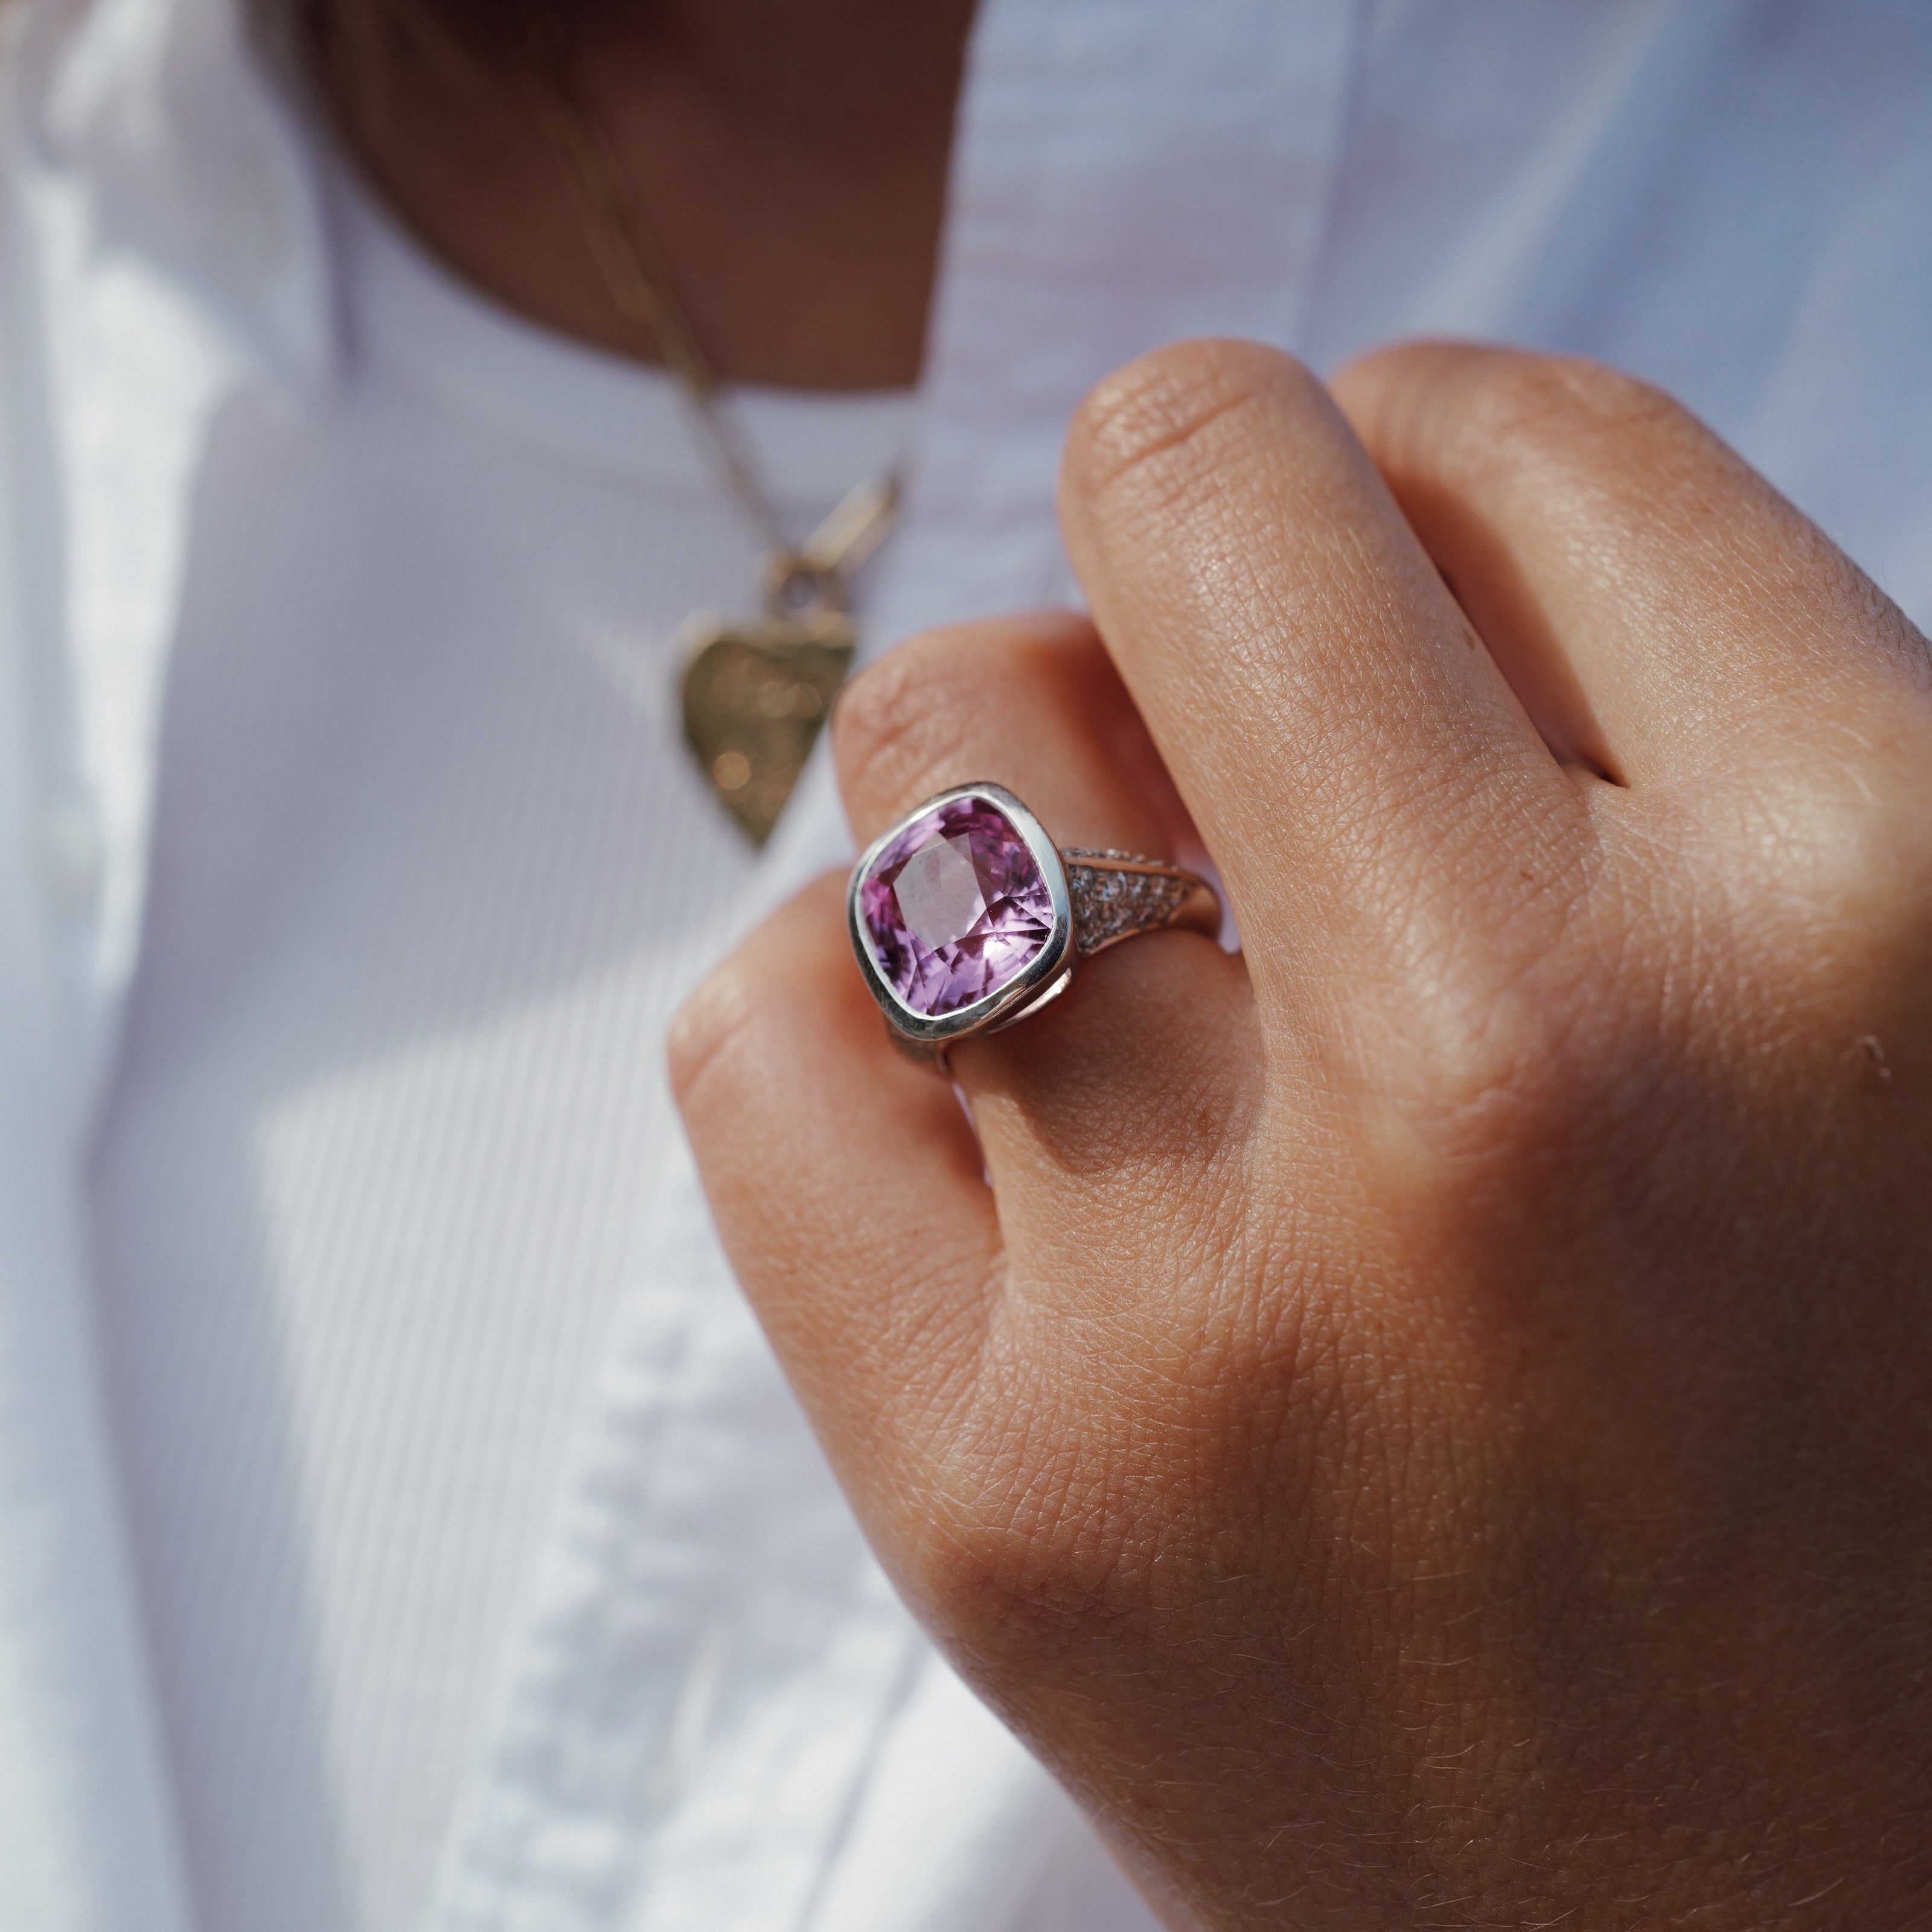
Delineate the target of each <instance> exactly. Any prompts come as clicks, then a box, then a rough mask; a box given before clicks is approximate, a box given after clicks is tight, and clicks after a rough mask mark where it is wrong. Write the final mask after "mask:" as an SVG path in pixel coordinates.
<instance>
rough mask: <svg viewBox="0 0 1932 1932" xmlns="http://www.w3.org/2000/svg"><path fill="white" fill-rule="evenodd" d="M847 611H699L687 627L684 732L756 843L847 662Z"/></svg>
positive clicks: (851, 635) (850, 639)
mask: <svg viewBox="0 0 1932 1932" xmlns="http://www.w3.org/2000/svg"><path fill="white" fill-rule="evenodd" d="M857 643H858V633H857V631H856V630H855V629H854V628H853V624H852V621H851V619H850V618H848V617H847V616H846V615H845V614H844V612H843V611H838V610H817V611H814V612H813V613H811V614H810V615H809V616H803V617H782V616H764V617H754V618H749V619H742V620H739V619H717V618H703V619H697V620H695V627H694V629H693V630H692V631H691V632H690V633H689V634H688V645H689V649H690V653H691V655H690V658H689V661H688V664H687V665H686V667H685V673H684V683H683V686H682V696H683V700H684V736H685V742H686V743H687V744H688V745H690V747H691V751H692V753H693V754H694V756H695V757H696V758H697V762H698V764H699V765H700V767H701V768H702V769H703V772H704V774H705V775H706V778H709V780H710V781H711V789H712V791H713V792H714V793H716V794H717V796H718V800H719V802H721V804H722V805H724V809H725V810H726V811H728V812H729V813H730V814H731V816H732V817H733V818H735V819H736V820H737V821H738V824H739V829H741V830H742V831H743V832H744V833H745V835H746V836H747V837H748V838H749V839H750V840H751V843H752V844H754V845H759V846H762V845H763V844H764V842H765V841H766V839H767V838H769V837H770V835H771V830H772V826H774V825H775V824H776V823H778V814H779V813H780V812H781V811H784V808H785V801H786V800H787V799H789V798H790V796H791V794H792V787H793V786H794V785H796V784H797V783H798V776H799V772H802V771H803V770H804V769H805V760H806V759H807V758H808V757H810V756H811V748H812V746H813V745H814V744H816V743H817V741H818V734H819V733H820V730H822V729H823V727H824V724H825V720H826V716H827V715H828V714H829V712H830V711H831V709H832V700H833V699H834V698H835V697H837V696H838V687H839V686H840V685H841V684H843V683H844V682H845V673H847V671H848V670H850V669H851V667H852V653H853V650H854V649H855V648H856V646H857Z"/></svg>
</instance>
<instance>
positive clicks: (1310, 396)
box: [1063, 341, 1331, 507]
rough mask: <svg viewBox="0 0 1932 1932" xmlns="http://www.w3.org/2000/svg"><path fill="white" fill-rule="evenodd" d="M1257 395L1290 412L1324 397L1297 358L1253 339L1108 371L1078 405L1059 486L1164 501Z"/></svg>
mask: <svg viewBox="0 0 1932 1932" xmlns="http://www.w3.org/2000/svg"><path fill="white" fill-rule="evenodd" d="M1264 402H1266V403H1267V404H1268V405H1270V406H1271V407H1274V408H1275V409H1277V410H1280V409H1283V408H1286V410H1289V412H1291V413H1292V412H1295V411H1298V410H1323V411H1326V410H1328V409H1329V408H1330V407H1331V405H1330V404H1329V403H1328V396H1327V392H1325V390H1324V389H1322V385H1321V383H1319V381H1318V380H1317V379H1316V377H1314V376H1313V374H1310V372H1309V371H1307V369H1305V368H1303V367H1302V366H1301V364H1299V363H1298V362H1295V361H1294V360H1293V359H1292V358H1290V357H1289V356H1284V355H1283V354H1281V353H1280V352H1279V351H1277V350H1271V349H1267V348H1264V347H1262V346H1260V345H1259V344H1255V343H1249V342H1233V341H1199V342H1183V343H1178V344H1175V345H1173V346H1172V347H1169V348H1166V349H1160V350H1155V351H1154V353H1152V354H1151V355H1148V356H1142V357H1141V358H1140V359H1139V360H1138V361H1137V362H1130V363H1129V364H1128V365H1127V366H1126V367H1125V368H1123V369H1120V370H1117V371H1115V373H1114V374H1112V375H1111V376H1109V377H1107V378H1106V380H1104V381H1103V382H1102V383H1100V385H1099V386H1098V387H1097V388H1096V389H1094V390H1093V391H1092V392H1091V393H1090V394H1089V395H1088V397H1087V398H1086V399H1085V401H1084V402H1083V403H1082V404H1081V406H1080V407H1079V410H1078V411H1077V412H1076V414H1075V416H1074V419H1073V425H1072V427H1071V428H1070V431H1069V433H1068V437H1067V460H1066V465H1065V468H1064V476H1063V481H1064V487H1065V488H1066V489H1067V490H1069V491H1070V492H1071V493H1073V494H1076V495H1078V496H1087V497H1090V498H1093V499H1101V498H1105V497H1109V496H1120V495H1122V494H1129V493H1130V494H1132V495H1133V496H1134V497H1136V499H1147V500H1148V504H1149V507H1172V505H1173V504H1174V503H1175V502H1176V501H1177V500H1185V499H1188V498H1189V497H1190V496H1193V495H1196V494H1197V493H1199V492H1200V490H1202V487H1203V485H1204V484H1206V483H1208V482H1209V481H1211V479H1212V478H1213V476H1214V472H1215V470H1216V469H1217V466H1219V464H1220V463H1221V462H1222V461H1223V460H1224V458H1225V455H1226V446H1227V443H1228V441H1229V438H1230V437H1235V436H1238V435H1239V434H1241V427H1242V423H1243V420H1244V419H1245V418H1247V416H1250V415H1251V414H1252V413H1253V411H1254V410H1255V409H1256V407H1258V406H1259V405H1261V404H1262V403H1264Z"/></svg>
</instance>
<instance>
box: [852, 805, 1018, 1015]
mask: <svg viewBox="0 0 1932 1932" xmlns="http://www.w3.org/2000/svg"><path fill="white" fill-rule="evenodd" d="M859 911H860V913H861V916H862V917H863V919H864V920H865V930H866V934H867V936H868V938H869V939H870V940H871V947H872V957H873V958H874V959H875V960H877V962H878V965H879V970H880V973H881V974H883V976H884V977H885V979H886V981H887V982H888V983H889V984H890V986H892V989H893V990H894V991H895V992H897V993H898V996H899V998H901V999H902V1000H903V1001H904V1002H905V1004H907V1006H908V1007H910V1008H911V1009H912V1010H913V1012H914V1013H920V1014H923V1015H924V1016H926V1017H927V1018H928V1019H932V1018H934V1017H935V1016H938V1015H939V1014H941V1013H956V1012H957V1011H958V1010H959V1008H961V1007H968V1006H971V1004H973V1002H974V1001H975V1000H983V999H984V998H986V996H987V995H989V993H996V992H998V991H999V989H1001V987H1002V986H1006V985H1007V984H1009V983H1010V982H1011V981H1012V980H1013V979H1014V978H1015V977H1017V976H1018V975H1019V974H1021V973H1022V972H1024V971H1025V970H1026V968H1027V967H1028V965H1030V964H1031V962H1032V961H1033V960H1034V959H1035V958H1036V957H1037V956H1038V954H1039V953H1040V949H1041V948H1042V947H1043V946H1045V945H1046V942H1047V941H1049V939H1050V938H1052V936H1053V899H1052V895H1051V894H1050V893H1049V892H1048V890H1047V886H1046V880H1045V879H1043V877H1041V876H1040V867H1039V866H1038V865H1037V864H1036V863H1035V862H1034V856H1033V853H1032V852H1031V850H1029V849H1028V845H1027V842H1026V841H1025V839H1024V838H1022V837H1021V836H1020V833H1019V827H1018V826H1016V825H1015V824H1014V823H1013V821H1012V820H1010V819H1009V818H1008V817H1007V815H1006V814H1005V813H1004V812H1003V811H1001V809H1000V808H999V807H998V805H995V804H993V803H992V801H991V800H990V799H983V798H972V797H968V798H960V799H954V800H953V802H952V803H951V804H950V805H941V806H940V807H939V808H938V810H937V811H929V812H926V813H925V814H923V815H922V816H921V817H919V818H916V819H915V820H913V823H911V824H910V825H909V826H907V827H906V829H904V831H903V832H901V833H900V834H899V835H898V837H897V838H895V839H893V840H892V842H891V843H890V844H889V845H887V846H886V848H885V850H883V851H882V852H881V853H880V854H879V856H877V858H876V859H874V861H873V862H872V865H871V870H870V871H868V872H867V873H866V874H865V878H864V880H863V881H862V883H860V886H859Z"/></svg>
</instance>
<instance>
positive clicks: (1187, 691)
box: [1061, 342, 1579, 998]
mask: <svg viewBox="0 0 1932 1932" xmlns="http://www.w3.org/2000/svg"><path fill="white" fill-rule="evenodd" d="M1061 519H1062V522H1063V523H1064V526H1065V529H1066V535H1067V547H1068V549H1069V551H1070V553H1071V555H1072V556H1073V562H1074V565H1075V568H1076V569H1077V570H1078V571H1079V574H1080V577H1081V580H1082V583H1083V585H1084V586H1085V589H1086V592H1087V595H1088V599H1089V601H1090V602H1091V605H1092V608H1093V610H1094V616H1095V618H1096V619H1097V622H1098V624H1099V626H1100V631H1101V634H1102V635H1103V637H1105V638H1106V642H1107V646H1108V648H1109V651H1110V652H1112V655H1113V656H1114V658H1115V662H1116V664H1118V666H1119V667H1120V670H1121V674H1122V676H1123V677H1124V679H1125V680H1126V682H1127V685H1128V687H1129V688H1130V690H1131V691H1132V692H1133V697H1134V699H1135V701H1136V704H1137V705H1138V706H1139V709H1140V711H1141V713H1142V716H1143V717H1144V718H1145V720H1146V721H1147V724H1148V728H1149V730H1151V733H1153V736H1154V739H1155V741H1156V742H1157V744H1158V745H1159V746H1160V751H1161V753H1162V755H1163V757H1164V758H1165V760H1166V763H1167V765H1168V767H1169V770H1170V771H1171V772H1172V774H1173V775H1174V778H1175V781H1176V783H1177V784H1178V787H1179V788H1180V790H1181V795H1182V796H1183V798H1184V799H1185V801H1186V802H1187V806H1188V808H1189V809H1190V811H1191V813H1192V814H1193V817H1194V821H1195V823H1196V825H1197V826H1199V828H1200V830H1201V833H1202V836H1203V838H1205V841H1206V842H1207V844H1208V848H1209V850H1211V852H1212V853H1213V854H1214V857H1215V859H1216V862H1217V864H1218V865H1219V866H1220V870H1221V874H1222V877H1223V880H1225V882H1226V885H1227V886H1228V889H1229V895H1230V897H1231V898H1232V901H1233V903H1234V905H1235V911H1236V915H1237V916H1238V919H1239V920H1240V923H1241V932H1242V938H1243V944H1244V948H1245V950H1247V953H1248V954H1249V957H1250V966H1251V968H1252V970H1253V974H1254V976H1255V979H1256V986H1257V991H1258V992H1261V993H1262V995H1263V997H1264V998H1266V996H1267V991H1268V985H1269V983H1270V981H1271V980H1279V977H1280V974H1279V973H1278V972H1277V966H1280V965H1286V962H1287V960H1288V959H1289V958H1290V957H1291V956H1292V955H1293V953H1295V951H1297V950H1298V942H1304V941H1306V940H1307V938H1309V937H1310V931H1311V928H1314V929H1319V932H1320V934H1321V936H1322V938H1324V939H1325V941H1328V943H1329V944H1331V946H1338V947H1343V948H1344V949H1346V948H1348V947H1350V946H1351V945H1352V944H1360V945H1361V946H1364V947H1368V948H1372V949H1385V948H1386V947H1387V946H1388V943H1389V938H1390V934H1389V925H1390V922H1391V920H1403V921H1406V920H1409V919H1413V917H1414V916H1415V915H1416V913H1418V911H1419V910H1427V909H1428V908H1430V907H1432V906H1433V907H1435V908H1436V910H1438V911H1439V913H1441V915H1442V916H1443V917H1445V918H1447V919H1451V920H1453V921H1466V919H1468V917H1469V914H1470V913H1471V911H1472V896H1471V895H1482V894H1484V893H1485V892H1502V893H1505V894H1509V893H1514V892H1516V891H1517V888H1518V886H1520V879H1521V871H1522V868H1520V867H1518V866H1516V865H1502V864H1499V863H1498V858H1499V853H1504V852H1508V851H1510V850H1511V849H1512V847H1515V848H1517V849H1520V850H1529V849H1530V848H1531V847H1532V846H1540V845H1541V844H1544V841H1547V838H1548V835H1549V827H1550V822H1551V815H1552V814H1553V813H1559V814H1573V813H1574V812H1576V811H1577V810H1578V809H1579V805H1578V801H1577V792H1576V790H1575V788H1574V785H1573V784H1572V783H1571V781H1570V780H1569V779H1568V778H1566V777H1565V775H1564V773H1563V772H1562V769H1561V767H1559V765H1558V764H1557V763H1556V760H1555V759H1554V757H1552V755H1551V754H1550V751H1549V750H1548V748H1547V747H1546V746H1545V745H1544V742H1543V741H1542V739H1541V738H1540V737H1539V736H1538V733H1537V730H1536V728H1535V725H1534V724H1532V722H1531V721H1530V720H1529V718H1528V716H1527V715H1526V713H1525V712H1524V711H1523V706H1521V704H1520V703H1519V702H1518V700H1517V697H1516V696H1515V694H1514V693H1513V692H1512V691H1511V688H1510V687H1509V685H1508V682H1507V681H1506V680H1505V679H1504V677H1503V676H1502V673H1500V672H1499V670H1498V669H1497V667H1496V665H1495V664H1494V663H1493V661H1491V660H1490V656H1489V655H1488V653H1487V651H1486V650H1485V649H1484V647H1483V646H1482V644H1481V642H1480V640H1478V638H1477V637H1476V635H1475V632H1474V631H1473V630H1472V628H1471V627H1470V625H1469V623H1468V622H1467V620H1466V619H1465V618H1464V616H1463V613H1462V611H1461V610H1460V608H1459V607H1458V606H1457V604H1456V602H1455V600H1454V598H1452V597H1451V595H1450V594H1449V592H1448V589H1446V588H1445V586H1444V584H1443V583H1442V579H1441V578H1440V577H1439V575H1438V574H1437V572H1436V569H1435V567H1434V565H1433V564H1432V563H1431V562H1430V559H1429V558H1428V556H1427V554H1426V553H1425V552H1424V550H1423V548H1422V546H1421V543H1420V542H1419V541H1418V539H1417V538H1416V536H1415V533H1414V532H1412V530H1411V529H1410V528H1409V525H1408V524H1407V523H1406V522H1405V520H1403V514H1402V512H1401V511H1400V509H1399V508H1397V505H1396V503H1395V501H1394V498H1393V497H1392V496H1391V495H1390V493H1389V491H1388V487H1387V486H1386V485H1385V484H1384V482H1383V481H1382V478H1381V476H1380V475H1379V473H1378V472H1377V471H1376V466H1375V464H1374V463H1373V460H1371V459H1370V457H1369V455H1368V454H1367V452H1366V451H1365V450H1364V449H1363V448H1362V446H1361V443H1359V442H1358V440H1357V439H1356V437H1355V434H1354V433H1353V431H1351V430H1350V428H1349V426H1348V425H1347V424H1346V422H1345V421H1344V420H1343V417H1342V416H1341V414H1340V412H1339V410H1337V408H1336V407H1335V406H1334V403H1333V402H1332V401H1331V400H1330V398H1329V397H1328V392H1326V390H1325V389H1323V388H1322V386H1321V384H1320V383H1319V382H1318V381H1317V380H1316V379H1315V377H1313V376H1312V375H1310V374H1309V373H1308V371H1306V370H1305V369H1304V368H1301V366H1300V365H1298V364H1297V363H1295V362H1293V361H1292V360H1291V359H1289V357H1287V356H1283V355H1280V354H1278V353H1275V352H1274V351H1272V350H1266V349H1262V348H1259V347H1256V346H1254V345H1253V344H1243V343H1229V342H1200V343H1188V344H1181V345H1180V346H1178V347H1175V348H1172V349H1168V350H1160V351H1159V352H1157V353H1156V354H1154V355H1153V356H1147V357H1144V358H1142V360H1141V361H1139V362H1136V363H1133V364H1130V365H1129V366H1128V367H1127V368H1126V369H1124V370H1123V371H1121V372H1120V373H1119V374H1117V375H1115V376H1114V377H1110V378H1109V380H1107V381H1106V383H1103V384H1102V385H1101V386H1100V388H1099V389H1097V390H1096V391H1095V392H1094V395H1092V396H1091V398H1089V399H1088V402H1087V404H1086V405H1085V407H1084V408H1083V410H1082V412H1081V414H1080V416H1079V419H1078V420H1077V421H1076V425H1075V427H1074V429H1073V434H1072V435H1071V437H1070V440H1069V443H1068V448H1067V460H1066V464H1065V466H1064V470H1063V472H1062V478H1061ZM1532 869H1533V868H1532ZM1277 942H1282V944H1278V943H1277ZM1291 970H1292V969H1291ZM1297 977H1298V975H1297Z"/></svg>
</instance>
